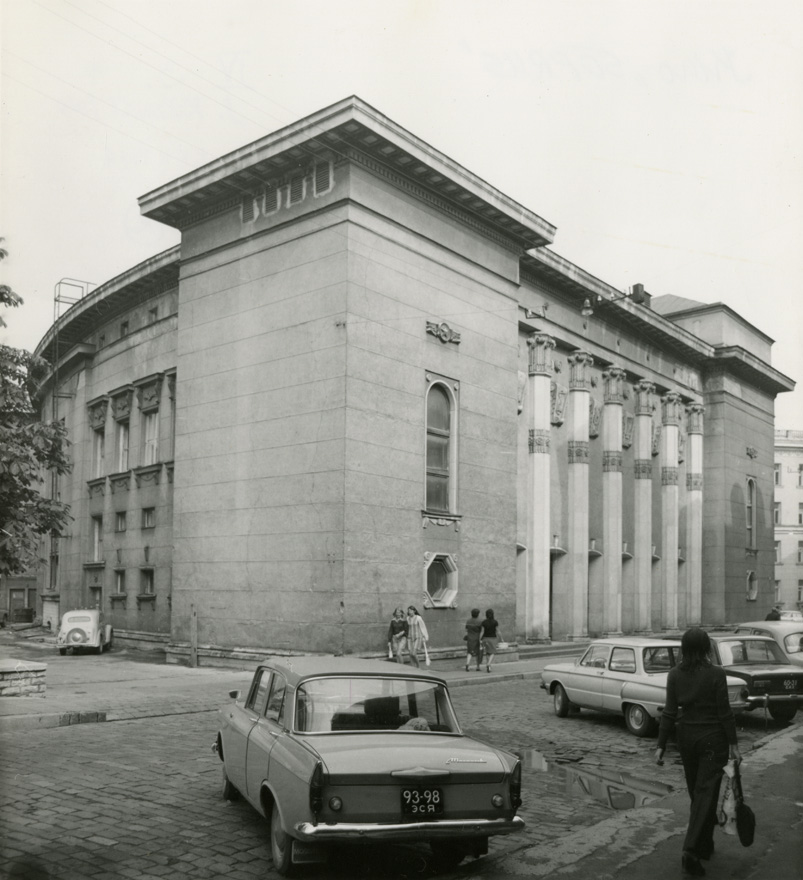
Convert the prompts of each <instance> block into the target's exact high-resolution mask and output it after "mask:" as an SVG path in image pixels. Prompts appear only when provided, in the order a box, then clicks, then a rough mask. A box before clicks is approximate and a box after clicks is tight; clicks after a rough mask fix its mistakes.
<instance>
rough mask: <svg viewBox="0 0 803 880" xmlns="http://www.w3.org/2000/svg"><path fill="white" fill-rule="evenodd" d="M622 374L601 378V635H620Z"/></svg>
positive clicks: (613, 369) (618, 370)
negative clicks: (602, 402)
mask: <svg viewBox="0 0 803 880" xmlns="http://www.w3.org/2000/svg"><path fill="white" fill-rule="evenodd" d="M624 380H625V371H624V370H623V369H622V368H621V367H610V368H609V369H607V370H605V371H604V372H603V374H602V381H603V401H604V404H603V412H602V442H603V446H602V449H603V451H602V511H603V513H602V516H603V522H602V546H603V557H602V581H603V602H604V604H603V632H604V634H605V635H606V636H612V635H621V633H622V405H623V402H624V398H623V391H624Z"/></svg>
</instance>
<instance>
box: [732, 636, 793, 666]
mask: <svg viewBox="0 0 803 880" xmlns="http://www.w3.org/2000/svg"><path fill="white" fill-rule="evenodd" d="M719 656H720V659H721V661H722V665H723V666H738V665H739V664H740V663H784V662H785V660H784V657H783V654H781V649H780V648H779V647H778V646H777V645H776V644H775V642H771V641H769V640H764V639H728V640H727V641H722V642H720V643H719Z"/></svg>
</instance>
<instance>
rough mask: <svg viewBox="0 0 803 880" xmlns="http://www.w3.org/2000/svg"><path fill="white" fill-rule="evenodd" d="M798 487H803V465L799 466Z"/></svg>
mask: <svg viewBox="0 0 803 880" xmlns="http://www.w3.org/2000/svg"><path fill="white" fill-rule="evenodd" d="M797 485H798V486H799V487H803V464H799V465H798V466H797Z"/></svg>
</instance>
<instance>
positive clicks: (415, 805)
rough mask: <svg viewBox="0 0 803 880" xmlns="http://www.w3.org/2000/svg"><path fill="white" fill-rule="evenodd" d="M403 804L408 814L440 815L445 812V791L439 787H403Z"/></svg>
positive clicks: (423, 816)
mask: <svg viewBox="0 0 803 880" xmlns="http://www.w3.org/2000/svg"><path fill="white" fill-rule="evenodd" d="M401 805H402V813H404V815H406V816H421V817H422V818H426V817H427V816H440V815H442V814H443V792H442V791H441V790H440V789H439V788H403V789H402V790H401Z"/></svg>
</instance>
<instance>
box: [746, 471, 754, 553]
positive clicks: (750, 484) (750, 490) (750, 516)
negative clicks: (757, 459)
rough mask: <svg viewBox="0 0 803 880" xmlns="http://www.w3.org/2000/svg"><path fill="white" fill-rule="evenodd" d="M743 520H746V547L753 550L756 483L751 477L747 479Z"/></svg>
mask: <svg viewBox="0 0 803 880" xmlns="http://www.w3.org/2000/svg"><path fill="white" fill-rule="evenodd" d="M745 518H746V520H747V522H746V527H747V535H746V540H747V544H746V546H747V549H748V550H754V549H755V546H756V481H755V480H754V479H753V478H752V477H748V478H747V501H746V505H745Z"/></svg>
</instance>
